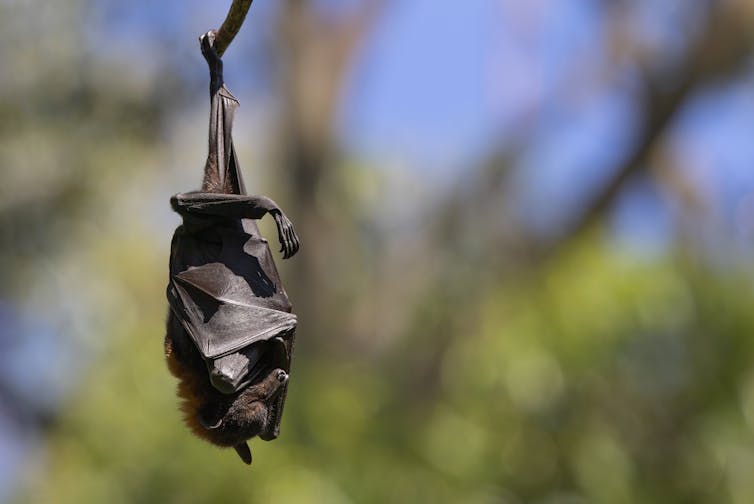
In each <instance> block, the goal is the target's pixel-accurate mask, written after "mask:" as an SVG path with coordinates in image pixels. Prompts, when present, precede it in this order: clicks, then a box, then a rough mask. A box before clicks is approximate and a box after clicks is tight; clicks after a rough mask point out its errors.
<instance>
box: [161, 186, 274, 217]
mask: <svg viewBox="0 0 754 504" xmlns="http://www.w3.org/2000/svg"><path fill="white" fill-rule="evenodd" d="M170 205H171V206H172V207H173V210H175V211H176V212H178V213H179V214H181V215H185V214H192V215H203V216H210V217H227V218H230V219H261V218H262V217H264V216H265V215H266V214H267V213H271V212H274V211H276V210H278V211H279V208H278V206H277V204H276V203H275V202H274V201H272V200H271V199H270V198H268V197H267V196H246V195H240V194H221V193H202V192H197V193H185V194H176V195H175V196H173V197H172V198H170Z"/></svg>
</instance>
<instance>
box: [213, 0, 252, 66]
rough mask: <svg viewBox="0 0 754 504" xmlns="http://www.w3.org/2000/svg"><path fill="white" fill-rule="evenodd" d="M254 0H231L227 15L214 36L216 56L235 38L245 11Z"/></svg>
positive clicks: (220, 54)
mask: <svg viewBox="0 0 754 504" xmlns="http://www.w3.org/2000/svg"><path fill="white" fill-rule="evenodd" d="M253 1H254V0H233V3H232V4H231V6H230V10H229V11H228V15H227V16H226V17H225V21H223V24H222V26H220V29H219V30H217V36H216V37H215V50H216V51H217V55H218V56H222V55H223V53H224V52H225V50H226V49H227V48H228V46H229V45H230V43H231V42H232V41H233V39H234V38H235V36H236V34H237V33H238V30H240V29H241V25H242V24H243V22H244V19H246V13H247V12H249V7H251V3H252V2H253Z"/></svg>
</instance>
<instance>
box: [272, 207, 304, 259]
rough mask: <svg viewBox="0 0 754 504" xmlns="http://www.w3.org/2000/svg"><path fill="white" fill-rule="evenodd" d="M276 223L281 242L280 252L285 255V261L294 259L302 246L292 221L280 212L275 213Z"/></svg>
mask: <svg viewBox="0 0 754 504" xmlns="http://www.w3.org/2000/svg"><path fill="white" fill-rule="evenodd" d="M274 216H275V222H276V223H277V225H278V239H279V240H280V252H282V253H283V259H288V258H290V257H293V256H294V255H295V254H296V252H298V248H299V245H300V242H299V239H298V235H296V231H294V229H293V223H292V222H291V220H290V219H289V218H288V217H287V216H286V215H285V214H284V213H283V212H280V211H277V212H275V213H274Z"/></svg>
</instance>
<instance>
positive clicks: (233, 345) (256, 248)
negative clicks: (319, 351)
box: [165, 32, 299, 463]
mask: <svg viewBox="0 0 754 504" xmlns="http://www.w3.org/2000/svg"><path fill="white" fill-rule="evenodd" d="M201 42H202V54H203V55H204V57H205V59H206V60H207V63H208V64H209V68H210V79H211V80H210V97H211V112H210V131H209V155H208V157H207V163H206V165H205V170H204V181H203V183H202V189H201V190H200V191H198V192H193V193H185V194H177V195H175V196H173V198H171V201H170V202H171V205H172V207H173V209H174V210H175V211H176V212H178V213H179V214H180V215H181V217H182V218H183V225H181V226H179V227H178V229H176V231H175V234H174V235H173V242H172V244H171V253H170V282H169V284H168V289H167V296H168V301H169V303H170V311H169V313H168V323H167V336H166V337H165V354H166V357H167V361H168V367H169V368H170V371H171V372H172V373H173V374H174V375H175V376H176V377H177V378H179V380H180V383H179V386H178V394H179V396H180V397H181V398H182V399H183V404H182V409H183V411H184V413H185V418H186V422H187V424H188V426H189V427H190V428H191V430H192V431H193V432H194V433H195V434H196V435H198V436H199V437H201V438H203V439H206V440H208V441H210V442H212V443H214V444H216V445H219V446H233V447H234V448H235V449H236V451H237V452H238V454H239V455H240V456H241V458H242V459H243V460H244V461H245V462H246V463H251V451H250V450H249V447H248V445H247V443H246V441H247V440H248V439H249V438H251V437H254V436H259V437H260V438H262V439H265V440H271V439H275V438H276V437H277V435H278V432H279V428H280V419H281V414H282V408H283V404H284V401H285V392H286V388H287V381H288V373H289V371H290V361H291V354H292V352H293V341H294V332H295V327H296V316H295V315H293V314H292V313H291V304H290V302H289V301H288V297H287V295H286V293H285V290H284V289H283V287H282V285H281V282H280V277H279V276H278V272H277V269H276V267H275V263H274V262H273V259H272V254H271V252H270V249H269V247H268V245H267V240H265V239H264V238H263V237H262V236H261V234H260V233H259V229H258V228H257V225H256V222H255V219H260V218H262V217H263V216H264V215H265V214H268V213H269V214H270V215H272V216H273V217H274V219H275V222H276V224H277V227H278V237H279V239H280V242H281V246H282V252H283V257H284V258H288V257H291V256H292V255H293V254H295V253H296V251H297V250H298V246H299V243H298V237H297V236H296V234H295V232H294V230H293V226H292V224H291V222H290V220H289V219H288V218H287V217H286V215H285V214H284V213H283V212H282V211H281V210H280V208H279V207H278V206H277V205H276V204H275V202H273V201H272V200H271V199H269V198H267V197H265V196H248V195H246V190H245V187H244V184H243V179H242V177H241V172H240V171H239V167H238V161H237V159H236V153H235V149H234V147H233V141H232V138H231V129H232V124H233V112H234V110H235V108H236V107H237V106H238V102H237V101H236V99H235V98H234V97H233V95H232V94H230V91H228V89H227V88H226V87H225V86H224V84H223V80H222V61H221V60H220V58H219V57H218V56H217V53H216V52H215V49H214V47H213V45H214V37H213V33H212V32H209V33H207V34H206V35H204V36H203V37H202V39H201Z"/></svg>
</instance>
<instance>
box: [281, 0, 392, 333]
mask: <svg viewBox="0 0 754 504" xmlns="http://www.w3.org/2000/svg"><path fill="white" fill-rule="evenodd" d="M384 4H385V2H384V1H383V0H377V1H375V0H365V1H363V2H361V4H360V5H359V8H358V9H356V10H355V12H353V13H349V14H347V15H341V16H337V19H335V20H332V19H329V18H327V17H325V16H322V15H320V13H319V12H318V11H317V8H316V7H315V6H314V2H311V1H307V0H287V1H286V2H284V3H283V5H282V10H281V14H280V29H279V30H278V33H279V37H280V40H279V42H278V44H277V46H278V47H279V48H280V51H281V58H280V60H281V61H282V63H281V66H282V71H281V74H280V76H279V82H280V86H281V94H282V104H281V106H282V108H283V110H282V114H281V116H282V128H281V129H282V132H281V133H282V134H281V135H280V142H281V144H280V146H279V149H280V156H281V166H282V169H283V174H282V176H283V180H284V181H285V187H287V188H288V190H289V194H288V197H287V199H288V201H287V206H288V207H289V208H290V209H291V210H290V213H291V215H292V216H293V218H294V222H295V225H296V229H297V231H298V233H299V236H300V237H301V242H302V253H300V254H299V255H298V257H296V259H295V260H294V261H292V264H291V268H292V269H293V275H292V276H293V282H291V291H292V299H293V300H294V303H295V304H296V310H297V312H298V313H299V316H300V317H301V319H302V327H306V331H307V333H309V334H327V340H333V341H337V340H338V339H340V338H338V337H337V336H338V334H337V333H338V331H342V330H343V324H338V323H337V322H336V321H337V319H338V317H339V316H340V317H342V316H345V315H344V314H343V313H342V312H343V309H341V308H340V307H338V306H334V304H336V297H337V296H336V295H335V292H336V290H337V288H338V281H339V280H338V279H339V274H338V271H339V269H340V268H341V267H343V266H344V265H343V264H342V263H341V262H340V261H341V260H345V261H347V260H348V259H349V255H350V254H353V253H355V251H352V250H350V248H351V247H349V240H347V239H345V238H344V236H345V235H347V232H348V230H347V229H344V228H343V226H346V225H347V223H348V222H349V219H339V218H338V216H339V215H340V214H341V212H348V211H349V209H348V208H344V207H343V206H342V203H340V200H341V198H337V197H333V196H336V195H335V194H334V192H336V191H337V188H338V184H337V180H335V177H337V174H336V169H337V167H338V157H339V153H338V143H337V138H336V135H335V131H334V123H335V118H336V114H337V110H338V104H339V99H340V97H341V94H342V93H341V91H342V90H343V87H344V83H345V80H346V75H347V73H348V69H349V67H350V63H351V62H352V60H353V55H354V53H355V51H356V49H357V48H358V47H359V45H360V43H361V41H362V39H363V37H364V35H365V34H366V33H367V31H368V28H369V27H370V25H371V23H372V22H374V20H376V18H377V16H378V14H379V9H380V7H382V6H383V5H384ZM305 340H306V339H304V340H302V341H305ZM321 341H322V342H323V343H324V342H325V340H321ZM304 344H305V343H304Z"/></svg>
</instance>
